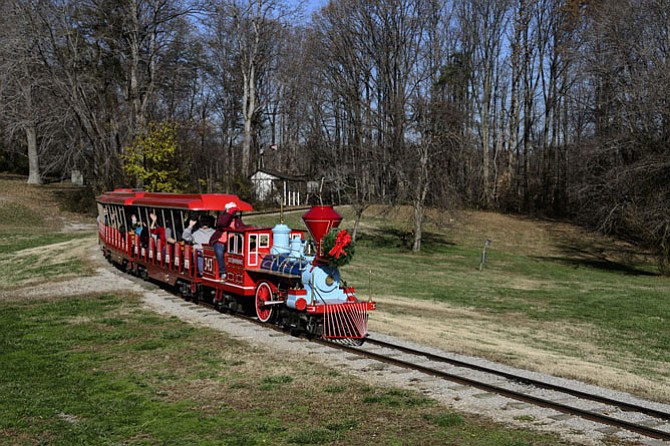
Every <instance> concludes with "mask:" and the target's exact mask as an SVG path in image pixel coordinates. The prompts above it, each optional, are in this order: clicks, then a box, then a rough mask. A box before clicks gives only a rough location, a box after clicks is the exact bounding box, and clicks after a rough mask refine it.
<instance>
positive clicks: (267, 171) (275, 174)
mask: <svg viewBox="0 0 670 446" xmlns="http://www.w3.org/2000/svg"><path fill="white" fill-rule="evenodd" d="M257 173H264V174H266V175H270V176H273V177H275V178H276V179H278V180H288V181H307V180H306V179H305V178H300V177H296V176H291V175H286V174H284V173H280V172H277V171H274V170H270V169H265V168H263V169H257V170H256V171H254V173H252V174H251V175H249V178H251V177H253V176H254V175H256V174H257Z"/></svg>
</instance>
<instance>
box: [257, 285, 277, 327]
mask: <svg viewBox="0 0 670 446" xmlns="http://www.w3.org/2000/svg"><path fill="white" fill-rule="evenodd" d="M272 297H273V296H272V288H271V287H270V284H268V283H267V282H261V283H259V284H258V286H257V287H256V316H257V317H258V320H259V321H261V322H268V321H269V320H270V319H272V317H273V316H274V314H275V311H274V308H272V306H271V305H268V306H265V302H267V301H271V300H272Z"/></svg>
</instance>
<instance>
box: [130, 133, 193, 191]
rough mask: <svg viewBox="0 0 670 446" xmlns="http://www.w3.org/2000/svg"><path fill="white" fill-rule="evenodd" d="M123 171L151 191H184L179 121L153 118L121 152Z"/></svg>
mask: <svg viewBox="0 0 670 446" xmlns="http://www.w3.org/2000/svg"><path fill="white" fill-rule="evenodd" d="M121 159H122V161H123V172H124V174H125V175H126V177H128V179H129V180H130V181H132V180H134V181H135V183H136V184H135V185H136V186H138V187H143V188H144V189H145V190H146V191H149V192H181V191H182V187H183V186H182V185H183V182H182V181H181V175H180V169H179V165H180V163H179V159H178V158H177V125H176V124H172V123H166V122H158V123H156V122H152V123H149V125H148V127H147V132H146V133H145V134H144V135H140V136H138V137H136V138H135V140H134V141H133V143H132V144H131V145H130V146H128V147H126V150H125V153H124V154H123V155H121Z"/></svg>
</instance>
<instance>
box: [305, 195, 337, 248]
mask: <svg viewBox="0 0 670 446" xmlns="http://www.w3.org/2000/svg"><path fill="white" fill-rule="evenodd" d="M302 220H303V221H304V222H305V226H307V229H308V230H309V233H310V234H312V238H314V241H315V242H316V254H317V257H321V256H322V254H323V253H322V252H321V242H322V241H323V237H324V236H325V235H326V234H327V233H328V231H330V230H331V229H333V228H337V227H338V226H339V225H340V222H341V221H342V216H341V215H340V214H338V213H337V211H335V209H334V208H333V207H332V206H312V208H311V209H310V210H309V211H307V212H306V213H305V215H303V216H302Z"/></svg>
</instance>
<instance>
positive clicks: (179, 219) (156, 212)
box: [97, 189, 375, 343]
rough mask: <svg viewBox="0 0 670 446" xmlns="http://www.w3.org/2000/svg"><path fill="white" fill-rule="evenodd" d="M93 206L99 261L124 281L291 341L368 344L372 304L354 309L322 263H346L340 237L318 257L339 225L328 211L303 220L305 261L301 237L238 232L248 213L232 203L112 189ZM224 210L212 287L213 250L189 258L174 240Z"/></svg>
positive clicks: (336, 276)
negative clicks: (159, 288) (161, 289)
mask: <svg viewBox="0 0 670 446" xmlns="http://www.w3.org/2000/svg"><path fill="white" fill-rule="evenodd" d="M97 202H98V227H99V242H100V245H101V248H102V251H103V253H104V255H105V257H106V258H107V259H108V260H109V261H110V262H112V263H114V264H116V265H118V266H120V267H121V268H123V269H124V270H125V271H127V272H130V273H132V274H135V275H138V276H140V277H143V278H150V279H152V280H155V281H158V282H162V283H165V284H167V285H170V286H176V287H178V289H179V290H180V292H181V294H182V295H183V296H184V297H185V298H188V299H201V300H206V301H211V302H212V303H213V304H214V305H216V306H217V307H218V308H219V309H221V310H230V311H236V312H243V311H250V312H252V313H253V312H254V310H255V315H256V316H257V317H258V319H259V320H260V321H262V322H268V323H270V322H272V323H276V324H278V325H281V326H283V327H285V328H287V329H290V330H291V331H293V332H301V333H307V334H308V335H312V336H316V337H321V338H325V339H330V340H339V341H345V342H356V343H362V342H363V340H364V339H365V337H366V336H367V318H368V311H371V310H374V309H375V303H374V302H372V301H367V302H362V301H359V300H358V299H357V298H356V295H355V293H354V289H353V288H351V287H348V286H346V285H345V284H344V282H343V281H342V279H341V276H340V271H339V268H338V267H337V263H334V262H329V261H328V259H329V257H330V259H331V260H334V259H335V257H338V258H339V257H340V256H346V255H347V254H348V253H347V250H346V248H347V243H348V242H349V239H348V234H346V231H344V230H342V231H339V233H337V237H336V238H337V243H336V246H334V247H332V248H331V249H329V252H328V253H324V252H323V249H324V248H323V246H322V244H323V241H324V238H325V237H326V236H328V237H330V238H329V240H332V237H331V234H334V232H330V231H334V229H335V228H337V226H338V225H339V223H340V221H341V220H342V217H341V216H340V215H339V214H338V213H337V212H336V211H335V210H334V209H333V208H332V207H331V206H315V207H313V208H311V209H310V210H309V211H308V212H307V213H306V214H305V215H303V220H304V222H305V224H306V226H307V228H308V230H309V232H310V233H311V235H312V237H313V239H314V241H315V243H316V252H315V255H310V254H309V249H308V248H309V246H310V245H309V242H308V241H307V240H305V231H302V230H295V229H290V228H288V227H287V226H286V225H283V224H278V225H276V226H274V227H273V228H263V227H257V226H248V225H244V224H242V223H241V219H240V218H239V216H240V215H241V213H242V212H248V211H252V210H253V208H252V206H251V205H250V204H249V203H246V202H244V201H242V200H240V199H239V198H238V197H237V196H235V195H228V194H170V193H149V192H142V191H134V190H129V189H117V190H115V191H113V192H107V193H105V194H103V195H101V196H99V197H97ZM233 203H234V205H235V207H236V208H237V214H236V215H237V217H238V218H236V219H235V222H236V223H235V224H233V225H231V226H230V227H229V228H228V229H227V230H226V231H225V232H224V237H225V241H226V245H227V249H226V252H225V255H224V264H225V277H219V274H218V271H219V270H220V268H219V265H218V263H217V257H216V255H215V252H214V249H213V247H212V246H210V245H209V244H206V243H204V244H202V249H201V250H200V249H198V250H196V248H195V247H194V246H192V245H190V244H188V243H185V242H184V241H183V240H180V237H179V236H180V235H181V234H182V233H183V231H184V229H186V228H187V227H188V226H189V219H192V218H193V215H194V214H201V215H203V214H204V215H210V218H213V216H214V215H217V214H220V213H222V212H224V209H225V207H226V204H228V205H229V206H231V205H232V204H233ZM196 251H197V252H196ZM329 254H330V256H329ZM198 256H201V260H200V259H198ZM334 256H335V257H334ZM198 262H200V263H201V267H199V265H198ZM200 268H201V269H200ZM223 269H224V268H221V270H223Z"/></svg>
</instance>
